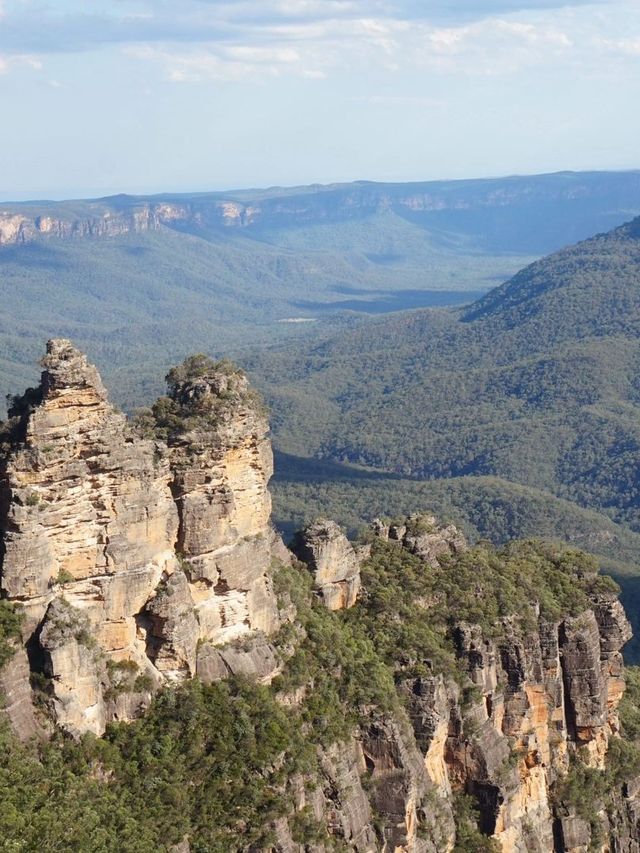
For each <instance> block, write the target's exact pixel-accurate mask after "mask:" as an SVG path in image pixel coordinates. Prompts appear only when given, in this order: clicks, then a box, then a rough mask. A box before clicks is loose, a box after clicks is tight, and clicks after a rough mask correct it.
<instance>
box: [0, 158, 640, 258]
mask: <svg viewBox="0 0 640 853" xmlns="http://www.w3.org/2000/svg"><path fill="white" fill-rule="evenodd" d="M639 186H640V176H639V175H638V173H637V172H630V173H626V174H623V173H621V174H615V173H613V174H612V173H604V174H602V175H598V174H597V173H592V174H589V173H582V174H574V175H571V174H565V175H561V174H558V175H538V176H533V177H531V178H526V177H520V178H507V179H490V180H479V181H444V182H443V181H430V182H424V183H405V184H382V183H371V182H357V183H352V184H334V185H329V186H310V187H294V188H290V189H284V190H283V189H274V190H272V191H259V190H258V191H241V192H237V193H233V194H232V195H227V194H223V193H207V194H201V193H199V194H194V195H192V196H166V197H164V198H159V197H158V196H146V197H144V196H143V197H140V196H126V195H120V196H113V197H110V198H105V199H99V200H93V201H84V202H61V203H58V204H56V203H46V202H45V203H44V204H40V205H38V204H37V203H25V204H8V203H5V204H2V205H1V206H0V246H1V245H15V244H22V243H28V242H30V241H32V240H35V239H39V238H42V237H44V238H49V237H57V238H62V239H71V238H82V237H114V236H118V235H122V234H127V233H140V232H144V231H154V230H158V229H160V228H162V227H170V228H171V227H175V228H178V229H180V230H193V231H196V232H197V231H198V230H200V229H204V230H210V229H220V228H222V229H232V230H245V229H251V228H253V227H257V228H267V229H270V228H274V229H277V228H282V227H288V226H292V225H293V226H295V225H309V224H318V223H327V222H336V221H347V220H357V219H359V218H360V219H361V218H365V217H367V216H370V215H372V214H376V213H387V212H393V213H395V214H397V215H399V216H401V217H403V218H406V219H409V220H411V221H417V222H420V221H422V220H423V219H424V218H425V217H429V218H430V219H431V220H432V221H433V222H434V224H435V225H438V222H439V219H440V218H441V217H442V216H443V215H446V214H447V213H451V212H454V213H456V212H461V213H463V214H465V213H467V215H468V212H483V211H486V210H487V209H491V210H494V211H497V212H498V214H499V212H500V211H501V210H505V209H508V208H515V209H517V208H518V207H520V208H521V209H524V210H525V211H530V210H531V209H532V206H535V205H543V206H546V208H548V210H549V211H550V212H551V213H552V214H553V208H554V207H555V208H556V209H557V208H560V209H561V208H562V207H563V206H567V205H570V206H571V207H572V218H573V219H575V218H576V216H577V214H578V211H577V210H576V209H575V205H576V204H577V203H580V205H581V208H583V207H584V204H585V200H589V201H590V202H591V203H592V204H593V205H594V207H595V208H596V209H599V210H602V211H603V212H606V215H607V216H611V212H612V211H619V212H620V216H619V220H620V221H622V220H623V219H624V217H625V216H626V215H627V214H628V212H629V211H633V210H636V209H637V207H638V191H639V190H638V188H639ZM581 215H584V212H583V210H581ZM528 221H530V216H529V215H527V222H528ZM599 221H600V220H599V219H597V220H596V222H599ZM606 221H607V222H609V219H607V220H606ZM511 227H513V223H512V224H511ZM596 228H597V225H595V224H594V225H593V226H592V227H587V228H586V230H585V231H584V235H585V236H586V235H587V234H592V233H594V231H595V230H596ZM529 230H530V229H529ZM570 239H575V235H574V234H573V233H572V234H571V236H566V237H565V238H564V239H563V240H561V241H560V243H562V244H563V243H567V242H569V240H570Z"/></svg>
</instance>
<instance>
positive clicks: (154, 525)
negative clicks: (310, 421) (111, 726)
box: [0, 340, 278, 733]
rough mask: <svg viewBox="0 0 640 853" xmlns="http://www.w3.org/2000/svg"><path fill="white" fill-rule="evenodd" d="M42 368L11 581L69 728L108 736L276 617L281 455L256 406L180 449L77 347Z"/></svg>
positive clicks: (21, 426) (8, 479) (14, 481)
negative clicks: (127, 405)
mask: <svg viewBox="0 0 640 853" xmlns="http://www.w3.org/2000/svg"><path fill="white" fill-rule="evenodd" d="M43 366H44V372H43V374H42V383H41V386H40V388H39V389H37V391H36V392H35V393H33V394H32V397H31V398H30V400H29V402H28V403H26V402H25V404H24V409H25V410H24V411H23V412H21V413H18V414H16V415H15V417H14V420H13V422H12V435H11V438H10V442H11V447H10V449H9V450H8V453H7V454H6V455H5V457H4V461H3V464H2V474H1V478H2V479H1V481H0V493H1V510H0V512H1V515H0V528H1V529H2V530H3V531H4V535H3V545H4V556H3V561H2V590H3V594H4V596H6V597H7V598H9V599H10V600H11V601H14V602H16V603H19V604H20V605H21V606H22V607H23V609H24V611H25V613H26V622H25V638H26V639H27V640H28V647H29V650H30V654H31V657H32V660H33V662H34V665H35V666H36V667H39V668H41V669H42V671H43V673H44V674H45V676H47V679H48V683H47V687H48V690H49V691H50V693H51V697H52V702H53V706H54V709H55V717H56V720H57V722H58V723H59V724H61V725H62V726H64V727H65V728H68V729H69V730H70V731H72V732H81V731H83V730H87V729H88V730H92V731H94V732H96V733H101V732H102V731H103V730H104V727H105V724H106V723H107V722H108V721H109V720H110V719H116V718H118V719H120V718H123V717H124V718H129V717H131V716H133V715H135V714H136V713H137V712H138V709H139V707H140V706H141V705H144V704H145V702H147V701H148V699H149V697H150V691H151V689H152V688H153V687H157V686H158V685H160V684H162V683H163V682H167V681H176V680H180V679H182V678H185V677H188V676H192V675H194V674H195V673H196V669H197V660H196V658H197V654H196V653H197V648H198V646H199V644H200V645H202V644H203V643H207V642H211V643H213V644H215V645H221V644H222V645H224V644H225V643H228V642H229V641H231V640H234V639H236V638H238V637H239V636H242V635H251V636H252V637H257V636H263V635H265V634H269V633H272V632H273V631H274V630H275V628H276V627H277V625H278V620H277V613H276V609H275V600H274V597H273V594H272V590H271V585H270V580H269V576H268V572H269V566H270V561H271V549H272V546H273V542H274V534H273V533H272V531H271V528H270V524H269V518H270V500H269V495H268V492H267V488H266V484H267V480H268V478H269V477H270V476H271V471H272V464H271V449H270V445H269V442H268V439H267V437H266V435H267V424H266V421H265V419H264V417H263V416H260V415H256V414H254V413H253V412H252V410H251V408H250V407H246V406H245V407H244V408H241V410H239V411H237V412H229V413H227V414H228V417H227V420H226V422H224V423H222V424H221V425H220V427H219V428H218V429H217V430H216V429H213V428H210V429H209V430H208V431H207V432H206V433H203V434H199V433H198V432H197V431H195V432H194V433H193V434H185V435H184V436H183V437H182V438H181V441H180V443H179V444H174V445H173V446H171V447H169V446H168V445H167V444H166V443H165V442H162V441H159V440H155V439H149V438H141V437H139V436H138V435H136V434H135V433H134V432H133V431H132V430H131V428H130V427H129V425H128V424H127V420H126V417H125V416H124V415H123V414H121V413H119V412H117V411H116V410H115V409H114V408H113V406H111V405H110V404H109V402H108V400H107V395H106V392H105V390H104V388H103V386H102V383H101V381H100V377H99V376H98V374H97V371H96V370H95V368H94V367H92V366H91V365H89V364H88V363H87V361H86V358H85V357H84V356H83V355H82V354H81V353H79V352H78V351H77V350H76V349H74V348H73V346H72V345H71V344H70V343H69V342H68V341H64V340H56V341H50V342H49V344H48V346H47V355H46V357H45V359H44V361H43ZM213 379H215V377H212V381H213ZM209 391H210V393H211V394H213V395H214V396H215V395H216V391H215V390H211V389H209ZM236 415H237V417H236ZM125 672H129V673H130V674H132V677H131V679H130V681H131V683H130V684H128V685H127V686H128V687H129V688H131V689H129V690H128V691H127V692H126V694H125V691H124V690H122V689H121V688H122V673H125ZM134 675H135V677H133V676H134ZM133 687H135V689H132V688H133Z"/></svg>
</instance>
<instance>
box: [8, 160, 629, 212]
mask: <svg viewBox="0 0 640 853" xmlns="http://www.w3.org/2000/svg"><path fill="white" fill-rule="evenodd" d="M626 172H628V173H635V172H640V166H629V167H625V168H619V169H605V168H597V167H595V168H592V169H555V170H553V171H551V172H512V173H510V174H495V175H470V176H466V177H460V178H459V177H449V176H444V177H428V178H422V177H416V178H408V179H406V180H397V181H391V180H377V179H375V178H353V179H350V180H344V181H343V180H340V181H338V180H335V181H333V180H327V181H319V180H310V181H308V182H306V183H284V184H263V185H257V184H246V185H244V186H237V185H233V186H228V187H204V188H203V187H200V188H187V189H185V188H182V187H169V188H166V187H165V188H163V187H154V188H152V189H149V190H136V189H114V190H113V191H112V192H107V193H105V192H100V191H95V192H91V191H90V190H88V191H86V192H84V191H78V193H74V191H73V190H70V191H69V192H66V193H65V192H64V191H61V192H60V193H57V192H55V191H54V192H52V193H51V194H47V193H46V191H44V192H43V193H41V194H35V195H34V194H31V193H24V194H18V195H15V196H14V197H11V198H10V197H9V196H8V195H4V194H3V192H2V190H1V189H0V204H13V203H15V204H21V203H29V202H34V203H37V202H49V201H52V202H55V201H99V200H101V199H108V198H113V197H114V196H117V195H127V196H145V197H148V196H154V195H157V196H163V195H202V194H204V195H206V194H208V193H234V192H250V191H251V190H255V191H256V192H266V191H269V190H279V189H295V188H296V187H300V188H306V187H331V186H340V185H348V184H358V183H370V184H423V183H425V184H428V183H455V182H464V181H499V180H508V179H509V178H534V177H542V176H544V175H561V174H594V173H595V174H597V173H603V174H605V173H619V174H625V173H626Z"/></svg>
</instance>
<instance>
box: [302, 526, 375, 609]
mask: <svg viewBox="0 0 640 853" xmlns="http://www.w3.org/2000/svg"><path fill="white" fill-rule="evenodd" d="M293 550H294V552H295V553H296V555H297V556H298V557H299V558H300V559H301V560H302V561H303V562H305V563H307V565H308V566H309V569H310V570H311V571H312V573H313V578H314V582H315V585H316V587H317V589H318V590H319V591H320V594H321V595H322V598H323V600H324V603H325V604H326V606H327V607H328V608H329V610H343V609H345V608H348V607H353V605H354V604H355V602H356V598H357V595H358V591H359V590H360V559H359V556H358V554H357V553H356V551H355V550H354V548H353V546H352V545H351V543H350V542H349V540H348V539H347V537H346V536H345V535H344V533H343V532H342V530H341V529H340V527H339V526H338V525H337V524H336V523H335V521H328V520H327V519H326V518H319V519H316V521H314V522H312V523H311V524H308V525H307V526H306V527H305V528H304V530H302V531H301V532H300V533H299V534H298V536H297V537H296V540H295V542H294V543H293Z"/></svg>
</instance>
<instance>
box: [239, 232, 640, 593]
mask: <svg viewBox="0 0 640 853" xmlns="http://www.w3.org/2000/svg"><path fill="white" fill-rule="evenodd" d="M639 356H640V220H634V221H632V222H631V223H630V224H627V225H625V226H622V227H620V228H617V229H615V230H614V231H612V232H609V233H607V234H604V235H599V236H597V237H594V238H592V239H590V240H587V241H585V242H583V243H580V244H577V245H576V246H573V247H571V248H569V249H566V250H563V251H561V252H558V253H556V254H554V255H551V256H550V257H548V258H546V259H543V260H541V261H538V262H536V263H534V264H533V265H531V266H529V267H527V268H526V269H524V270H523V271H522V272H520V273H518V275H516V276H515V277H514V278H513V279H512V280H511V281H510V282H507V283H506V284H505V285H503V286H501V287H499V288H497V289H496V290H494V291H492V292H491V293H490V294H488V295H487V296H486V297H484V298H483V299H482V300H480V301H478V302H476V303H474V304H473V305H472V306H470V307H469V308H466V309H460V310H457V311H456V310H452V311H449V312H443V311H418V312H413V313H407V314H402V315H397V316H394V317H392V318H385V319H382V320H377V321H375V322H373V323H370V324H368V325H367V326H363V327H360V328H356V329H352V330H350V331H349V332H347V331H344V332H343V333H341V334H339V335H335V336H334V337H333V338H332V339H331V340H328V341H324V342H322V343H320V344H319V345H317V346H307V347H295V348H289V349H287V348H282V349H281V350H280V351H278V352H274V353H271V354H270V355H269V357H268V358H267V357H262V358H261V359H260V360H259V362H258V361H257V360H256V362H255V364H254V365H253V368H254V374H255V376H256V378H257V381H258V382H259V383H260V384H262V386H263V387H264V388H266V389H267V392H268V396H269V398H270V401H271V403H272V406H273V410H274V416H273V423H274V431H275V440H276V446H277V447H278V448H279V450H280V451H281V452H282V453H284V454H289V457H290V458H289V463H288V464H287V465H286V466H285V468H284V470H282V471H280V473H277V478H278V479H277V482H276V508H277V515H278V517H279V518H280V519H281V520H282V523H284V524H285V525H286V524H287V523H288V522H290V519H291V518H292V516H295V513H296V511H295V509H294V505H298V506H299V504H298V503H297V502H298V500H299V499H301V498H302V496H303V493H304V495H305V499H306V501H307V506H308V507H309V511H310V512H312V508H313V507H314V506H316V505H318V506H319V507H321V508H322V511H323V512H328V513H331V514H333V515H337V516H338V517H340V518H341V519H342V520H343V521H344V522H345V523H347V524H350V525H355V524H356V523H357V520H358V519H359V518H360V517H362V509H361V508H360V507H361V506H362V503H363V501H364V502H369V501H370V499H372V500H373V502H374V503H376V498H375V495H376V490H379V491H378V492H377V494H380V493H381V492H382V491H384V492H385V495H386V497H385V500H386V505H387V507H388V510H387V511H388V512H391V513H392V512H394V511H395V508H396V507H397V510H398V511H406V510H407V509H409V508H410V507H409V506H408V504H409V503H411V501H412V500H415V502H416V503H419V504H420V505H421V506H436V507H437V508H438V509H439V510H440V511H442V510H445V511H447V508H448V507H450V509H451V512H452V514H453V515H454V516H455V517H457V518H458V519H459V520H462V521H466V522H467V523H471V524H473V526H474V527H475V528H476V529H477V531H478V532H479V533H480V534H481V535H484V536H489V537H491V538H493V539H495V540H501V539H503V538H507V537H510V536H519V535H525V534H528V533H530V532H531V530H532V529H537V530H539V527H537V525H538V524H539V520H540V519H539V517H536V516H539V513H538V512H536V511H534V510H533V508H532V507H533V506H535V505H538V506H541V505H544V507H545V511H544V512H545V514H546V515H547V516H548V518H549V519H550V520H552V521H551V523H550V524H549V525H545V526H546V527H547V530H548V534H549V535H551V536H553V537H554V538H571V539H576V540H577V541H581V537H582V536H583V534H584V522H585V519H584V518H583V517H582V516H581V515H580V512H581V511H582V510H584V509H589V510H593V511H596V512H597V513H598V514H599V516H598V517H599V521H598V522H597V523H595V524H594V531H597V532H596V533H595V534H594V535H595V539H596V540H597V539H598V537H599V536H601V537H602V541H603V542H605V541H606V540H607V538H608V536H609V533H607V532H606V531H607V530H609V531H610V528H609V524H610V521H613V522H615V523H616V524H617V525H622V526H623V527H626V528H628V529H629V530H634V531H639V530H640V494H639V491H638V473H637V466H638V451H639V449H640V407H639V403H640V392H639V388H640V385H639V383H638V375H637V365H638V359H639ZM285 377H286V381H285ZM295 457H302V459H303V460H304V458H305V457H316V458H319V459H322V460H324V461H325V462H328V461H331V462H334V463H340V464H341V465H346V466H347V468H346V469H345V468H342V469H339V470H340V473H338V474H336V473H335V471H334V473H333V474H332V473H331V472H330V470H329V471H327V470H325V473H326V476H324V474H323V476H321V477H319V476H315V475H314V476H311V477H310V476H308V463H306V462H304V461H301V462H296V459H295ZM348 466H352V467H353V466H356V467H357V466H361V467H362V466H364V467H365V468H369V469H373V473H372V472H370V475H369V476H366V475H365V474H363V473H362V472H358V471H352V473H351V480H350V481H349V474H348V472H349V467H348ZM297 471H299V472H300V473H299V475H298V474H297ZM305 471H306V472H307V474H305ZM376 472H377V474H376ZM382 472H384V473H385V474H386V475H387V477H388V475H394V476H395V477H396V478H400V479H395V480H389V479H387V480H386V481H385V483H384V485H382V484H381V481H380V480H377V479H376V476H378V477H379V476H380V475H381V473H382ZM476 478H482V479H476ZM486 478H499V481H496V480H493V479H489V480H487V479H486ZM419 481H427V482H426V483H425V484H424V485H423V486H421V485H420V482H419ZM443 481H444V482H443ZM505 481H507V483H517V484H520V485H521V486H525V487H527V489H529V490H533V491H529V492H528V496H529V497H528V499H527V500H526V501H524V502H522V503H521V506H522V507H523V509H522V511H521V512H520V513H514V512H513V511H511V515H510V520H509V522H508V524H504V523H501V522H499V523H498V524H496V519H498V520H499V519H500V516H501V511H500V510H496V507H499V506H500V505H503V506H504V505H505V504H509V503H511V502H512V498H510V499H509V500H508V501H505V497H504V489H505V487H507V486H506V484H505ZM347 483H349V486H348V487H347V488H353V490H354V493H353V494H351V495H349V496H348V497H346V496H345V492H344V489H345V487H346V484H347ZM455 483H457V484H458V485H457V486H455V485H454V484H455ZM487 484H490V487H488V486H487ZM508 488H510V487H508ZM479 490H480V491H479ZM480 492H482V494H483V497H482V499H480ZM356 494H357V495H358V496H359V497H356ZM409 495H411V496H412V498H411V499H409V497H408V496H409ZM533 495H536V496H537V500H536V501H534V502H533V503H532V502H531V497H532V496H533ZM365 496H366V497H365ZM558 499H560V502H559V500H558ZM567 502H570V503H567ZM519 503H520V502H519ZM569 506H574V507H575V511H573V512H571V513H569V516H570V517H571V520H570V521H568V517H567V508H568V507H569ZM579 508H582V510H580V509H579ZM298 513H299V510H298ZM561 518H563V519H564V521H560V519H561ZM592 521H593V520H592ZM590 523H592V522H590ZM587 526H588V525H587ZM618 529H619V528H618ZM581 530H582V531H583V532H582V533H581V532H580V531H581ZM585 545H587V543H585ZM588 547H590V548H592V549H595V550H599V551H602V550H603V549H602V548H599V547H598V543H597V541H594V542H591V543H588ZM623 554H624V556H623ZM618 556H619V558H620V562H624V563H627V565H629V564H632V563H634V562H636V563H637V562H640V550H638V548H637V543H636V542H634V544H633V545H632V546H631V549H630V550H629V551H626V549H618ZM630 571H633V569H631V570H630ZM625 572H626V570H625ZM623 584H624V581H623ZM625 591H626V592H628V589H625ZM634 598H635V592H634ZM627 603H628V599H627Z"/></svg>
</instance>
